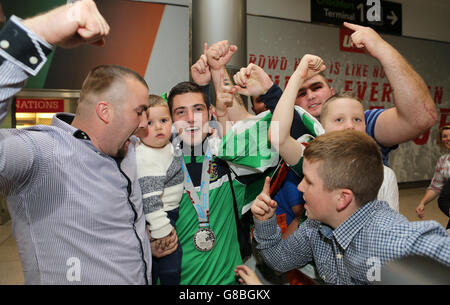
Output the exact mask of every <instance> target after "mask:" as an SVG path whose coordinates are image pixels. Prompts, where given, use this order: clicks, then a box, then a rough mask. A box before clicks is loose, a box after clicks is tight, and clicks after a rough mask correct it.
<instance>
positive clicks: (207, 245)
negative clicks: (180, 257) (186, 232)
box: [194, 228, 216, 251]
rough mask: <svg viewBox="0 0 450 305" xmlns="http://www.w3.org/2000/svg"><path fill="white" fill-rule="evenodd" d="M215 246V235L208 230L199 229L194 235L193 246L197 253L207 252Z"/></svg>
mask: <svg viewBox="0 0 450 305" xmlns="http://www.w3.org/2000/svg"><path fill="white" fill-rule="evenodd" d="M215 244H216V235H215V234H214V232H213V231H212V230H210V229H208V228H201V229H199V230H198V231H197V232H195V234H194V246H195V248H196V249H197V250H199V251H209V250H211V249H212V248H213V247H214V245H215Z"/></svg>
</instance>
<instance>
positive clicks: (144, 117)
mask: <svg viewBox="0 0 450 305" xmlns="http://www.w3.org/2000/svg"><path fill="white" fill-rule="evenodd" d="M147 125H148V117H147V113H146V112H145V111H144V112H143V113H142V115H141V116H140V119H139V126H138V128H147Z"/></svg>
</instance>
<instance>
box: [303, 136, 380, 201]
mask: <svg viewBox="0 0 450 305" xmlns="http://www.w3.org/2000/svg"><path fill="white" fill-rule="evenodd" d="M303 156H304V158H305V160H307V161H308V162H310V163H315V162H318V161H322V163H321V164H320V166H319V169H318V173H319V177H320V178H321V179H322V181H323V184H324V187H325V188H326V189H327V190H328V191H334V190H336V189H342V188H346V189H350V190H351V191H352V192H353V194H354V196H355V200H356V201H357V203H358V204H359V205H363V204H365V203H367V202H369V201H372V200H375V199H376V198H377V195H378V191H379V189H380V187H381V184H382V183H383V178H384V168H383V161H382V158H381V152H380V148H379V147H378V144H377V143H376V142H375V140H374V139H372V138H371V137H370V136H368V135H367V134H366V133H365V132H361V131H356V130H341V131H332V132H328V133H325V134H323V135H321V136H319V137H317V138H315V139H314V140H313V141H311V142H310V143H309V144H308V145H307V146H306V148H305V151H304V153H303Z"/></svg>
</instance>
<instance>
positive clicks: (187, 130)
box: [184, 126, 200, 133]
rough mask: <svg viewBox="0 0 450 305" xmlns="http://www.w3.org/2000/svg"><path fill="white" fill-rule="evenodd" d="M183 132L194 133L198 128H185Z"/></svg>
mask: <svg viewBox="0 0 450 305" xmlns="http://www.w3.org/2000/svg"><path fill="white" fill-rule="evenodd" d="M184 130H186V132H191V133H194V132H197V131H199V130H200V127H195V126H193V127H186V128H185V129H184Z"/></svg>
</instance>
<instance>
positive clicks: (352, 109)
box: [271, 55, 399, 212]
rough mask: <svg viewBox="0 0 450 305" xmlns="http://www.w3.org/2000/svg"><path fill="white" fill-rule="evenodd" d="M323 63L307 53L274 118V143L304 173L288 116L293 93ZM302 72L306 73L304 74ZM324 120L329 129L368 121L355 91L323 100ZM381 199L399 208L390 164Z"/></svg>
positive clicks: (360, 128) (358, 127)
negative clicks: (354, 93)
mask: <svg viewBox="0 0 450 305" xmlns="http://www.w3.org/2000/svg"><path fill="white" fill-rule="evenodd" d="M322 63H323V62H322V59H321V58H320V57H318V56H315V55H305V56H304V57H303V58H302V60H301V62H300V64H299V66H298V68H297V70H296V71H295V72H294V74H293V75H292V78H294V83H291V84H289V83H288V85H287V87H286V90H285V92H284V93H283V95H282V97H281V99H280V101H279V103H278V104H277V106H276V108H275V111H274V114H273V117H272V121H276V122H278V124H279V125H278V126H279V130H280V131H279V134H278V135H277V136H278V137H275V138H274V137H271V141H272V144H273V145H274V147H277V148H278V151H279V153H280V156H281V157H282V158H283V159H284V160H285V161H286V163H288V164H289V165H292V167H291V168H292V169H293V170H294V171H296V172H297V173H298V174H299V175H300V176H301V165H302V162H301V158H302V152H303V149H304V145H303V144H301V143H300V142H299V141H298V140H296V139H294V138H292V136H291V135H290V134H289V133H288V130H290V129H291V124H292V121H291V120H287V119H286V117H287V116H288V114H289V115H290V116H288V117H292V113H293V112H294V103H295V95H293V93H294V92H297V90H298V89H297V87H298V86H301V84H302V83H303V82H305V81H306V80H308V79H309V78H310V77H313V76H315V75H316V74H317V73H319V71H320V70H321V69H323V67H324V66H323V67H321V65H322ZM300 75H302V76H301V77H300ZM295 107H298V106H295ZM320 123H321V125H322V126H323V129H324V131H325V132H331V131H337V130H345V129H353V130H358V131H361V132H365V130H366V123H365V119H364V108H363V105H362V102H361V101H360V100H359V99H358V98H357V97H356V96H354V95H352V94H351V93H339V94H335V95H333V96H332V97H330V98H329V99H327V101H326V102H325V103H324V104H323V106H322V110H321V115H320ZM377 199H379V200H384V201H387V202H388V203H389V206H390V207H391V208H392V209H394V210H395V211H397V212H398V211H399V203H398V201H399V200H398V186H397V179H396V177H395V173H394V171H393V170H392V169H390V168H388V167H387V166H384V179H383V184H382V186H381V188H380V191H379V193H378V197H377Z"/></svg>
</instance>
